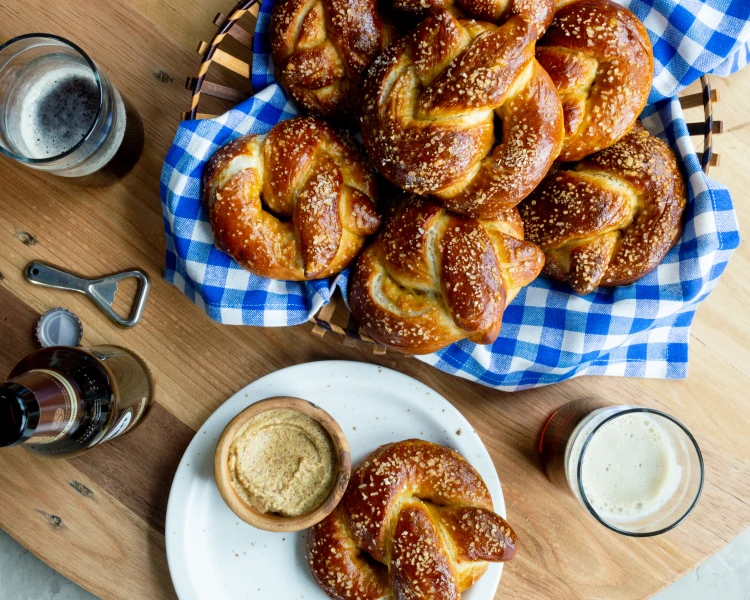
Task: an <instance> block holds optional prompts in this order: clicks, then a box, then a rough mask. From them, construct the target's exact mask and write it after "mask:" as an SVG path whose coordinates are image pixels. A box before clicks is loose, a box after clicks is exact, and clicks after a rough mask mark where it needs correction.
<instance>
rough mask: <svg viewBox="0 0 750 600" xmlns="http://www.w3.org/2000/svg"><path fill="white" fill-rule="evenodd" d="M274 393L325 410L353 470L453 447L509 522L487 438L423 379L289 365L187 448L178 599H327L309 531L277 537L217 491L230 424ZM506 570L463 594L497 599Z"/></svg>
mask: <svg viewBox="0 0 750 600" xmlns="http://www.w3.org/2000/svg"><path fill="white" fill-rule="evenodd" d="M270 396H295V397H298V398H304V399H306V400H310V401H312V402H314V403H315V404H317V405H319V406H321V407H322V408H323V409H324V410H326V411H328V412H329V413H330V414H331V415H332V416H333V418H334V419H336V420H337V421H338V423H339V424H340V425H341V428H342V429H343V430H344V433H345V434H346V436H347V438H348V440H349V445H350V447H351V453H352V464H353V465H357V464H359V463H360V462H361V461H362V459H363V458H364V457H365V456H367V454H369V453H370V452H371V451H372V450H374V449H375V448H377V447H378V446H380V445H381V444H385V443H387V442H393V441H397V440H403V439H407V438H421V439H425V440H429V441H432V442H437V443H439V444H443V445H445V446H449V447H450V448H453V449H454V450H456V451H458V452H459V453H460V454H462V455H463V456H464V457H465V458H466V459H468V460H469V462H471V464H472V465H474V467H475V468H476V469H477V470H478V471H479V473H480V474H481V475H482V477H483V478H484V481H485V482H486V483H487V486H488V487H489V490H490V493H491V494H492V500H493V501H494V504H495V510H496V511H497V513H498V514H500V515H502V516H503V517H504V516H505V503H504V501H503V492H502V489H501V488H500V481H499V479H498V477H497V473H496V471H495V468H494V466H493V464H492V460H491V459H490V456H489V454H488V453H487V450H486V449H485V447H484V444H482V440H480V439H479V436H478V435H477V433H476V432H475V431H474V429H473V428H472V427H471V425H470V424H469V422H468V421H467V420H466V419H465V418H464V417H463V415H461V413H459V412H458V410H456V409H455V408H454V407H453V405H452V404H450V402H448V401H447V400H446V399H445V398H443V397H442V396H440V395H439V394H437V393H436V392H435V391H433V390H431V389H430V388H428V387H427V386H425V385H423V384H421V383H419V382H418V381H416V380H414V379H412V378H411V377H407V376H406V375H402V374H401V373H397V372H396V371H391V370H390V369H384V368H382V367H378V366H376V365H370V364H366V363H357V362H347V361H325V362H314V363H307V364H303V365H297V366H295V367H289V368H288V369H283V370H281V371H277V372H275V373H271V374H270V375H267V376H266V377H263V378H261V379H259V380H257V381H255V382H253V383H251V384H250V385H248V386H247V387H246V388H245V389H243V390H241V391H240V392H238V393H237V394H235V395H234V396H232V397H231V398H230V399H229V400H227V401H226V402H225V403H224V404H223V405H222V406H221V407H219V409H218V410H217V411H216V412H215V413H214V414H213V415H211V416H210V417H209V419H208V420H207V421H206V422H205V423H204V425H203V427H201V429H200V431H198V433H197V434H196V435H195V437H194V438H193V441H192V442H191V443H190V445H189V446H188V448H187V450H186V451H185V455H184V456H183V457H182V461H181V462H180V466H179V467H178V469H177V473H176V474H175V478H174V481H173V482H172V490H171V492H170V494H169V505H168V508H167V523H166V541H167V559H168V560H169V571H170V573H171V575H172V581H173V582H174V586H175V589H176V591H177V595H178V596H179V598H180V600H240V599H244V598H253V599H258V598H262V599H269V600H270V599H273V600H298V599H301V598H304V599H305V600H326V598H327V596H326V595H325V594H324V593H323V592H322V591H321V590H320V589H319V588H318V586H317V585H316V583H315V581H314V580H313V578H312V575H310V571H309V569H308V566H307V560H306V558H305V535H306V534H305V532H304V531H302V532H298V533H270V532H266V531H261V530H259V529H255V528H254V527H251V526H250V525H247V524H246V523H244V522H243V521H241V520H240V519H239V518H238V517H237V516H235V514H234V513H233V512H232V511H231V510H230V509H229V508H228V507H227V506H226V504H224V501H223V500H222V499H221V496H220V495H219V491H218V490H217V489H216V485H215V483H214V475H213V456H214V451H215V449H216V441H217V440H218V438H219V435H220V434H221V432H222V431H223V429H224V427H226V425H227V423H229V421H231V420H232V418H233V417H234V416H235V415H236V414H237V413H239V412H240V411H241V410H242V409H244V408H245V407H246V406H248V405H250V404H252V403H253V402H257V401H258V400H262V399H264V398H268V397H270ZM501 574H502V564H493V565H490V568H489V569H488V570H487V573H486V574H485V575H484V576H483V577H482V578H481V579H480V580H479V581H478V582H477V583H476V584H475V585H474V586H472V587H471V588H469V589H468V590H467V591H466V592H465V593H464V594H463V600H491V599H492V598H493V597H494V595H495V591H496V590H497V586H498V584H499V583H500V575H501Z"/></svg>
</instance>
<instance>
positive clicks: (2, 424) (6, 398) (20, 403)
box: [0, 381, 39, 448]
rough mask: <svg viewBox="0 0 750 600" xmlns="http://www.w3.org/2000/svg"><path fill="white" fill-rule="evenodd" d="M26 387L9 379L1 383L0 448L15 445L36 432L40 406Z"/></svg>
mask: <svg viewBox="0 0 750 600" xmlns="http://www.w3.org/2000/svg"><path fill="white" fill-rule="evenodd" d="M35 404H36V402H35V399H34V397H33V394H31V393H30V392H29V390H27V389H26V388H24V387H22V386H19V385H16V384H14V383H13V382H10V381H7V382H5V383H3V384H2V385H0V448H6V447H8V446H15V445H16V444H19V443H21V442H22V441H23V440H24V439H25V438H28V437H31V435H32V434H33V432H34V428H35V424H34V421H37V422H38V420H39V408H38V405H36V406H34V405H35Z"/></svg>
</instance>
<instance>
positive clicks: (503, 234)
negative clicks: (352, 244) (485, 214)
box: [349, 196, 544, 354]
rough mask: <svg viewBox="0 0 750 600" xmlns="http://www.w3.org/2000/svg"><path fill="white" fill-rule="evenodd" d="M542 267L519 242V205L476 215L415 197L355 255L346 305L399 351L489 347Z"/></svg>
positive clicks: (533, 251)
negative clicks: (463, 344)
mask: <svg viewBox="0 0 750 600" xmlns="http://www.w3.org/2000/svg"><path fill="white" fill-rule="evenodd" d="M543 264H544V256H543V254H542V251H541V250H540V249H539V248H537V247H536V246H535V245H534V244H530V243H528V242H524V241H523V223H522V222H521V218H520V216H519V214H518V210H517V209H515V208H514V209H511V210H509V211H507V212H505V213H503V214H501V215H499V216H498V217H495V218H494V219H487V220H479V219H472V218H470V217H464V216H462V215H458V214H455V213H451V212H449V211H447V210H445V209H444V208H443V207H441V206H440V205H439V204H436V203H435V202H431V201H429V200H427V199H424V198H419V197H416V196H414V197H411V198H407V199H406V201H404V202H402V203H400V204H399V205H398V206H397V207H396V208H395V209H394V210H393V212H392V213H391V215H390V216H389V218H388V219H387V220H386V224H385V227H384V228H383V230H382V231H381V232H380V234H379V235H378V237H377V238H376V240H375V242H374V243H373V244H372V245H371V246H370V247H368V248H367V249H366V250H365V251H364V253H363V254H362V255H361V256H360V258H359V260H358V261H357V263H356V266H355V267H354V270H353V273H352V277H351V283H350V285H349V304H350V307H351V310H352V314H353V315H354V317H355V318H356V319H357V321H358V322H359V323H360V325H362V327H364V329H365V330H366V331H367V333H369V334H370V336H372V338H373V339H375V340H377V341H378V342H380V343H381V344H385V345H387V346H390V347H391V348H395V349H398V350H401V351H404V352H409V353H414V354H425V353H429V352H435V351H436V350H439V349H440V348H442V347H444V346H447V345H448V344H452V343H453V342H456V341H458V340H462V339H464V338H469V339H470V340H472V341H474V342H477V343H479V344H490V343H492V342H494V341H495V338H497V336H498V334H499V333H500V326H501V325H502V318H503V312H504V311H505V307H506V305H507V304H508V303H510V301H511V300H512V299H513V298H515V296H516V294H517V293H518V292H519V290H520V289H521V288H522V287H523V286H525V285H527V284H529V283H530V282H531V281H533V280H534V279H535V278H536V276H537V275H539V273H540V271H541V270H542V266H543Z"/></svg>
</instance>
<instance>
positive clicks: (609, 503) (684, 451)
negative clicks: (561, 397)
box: [539, 399, 703, 537]
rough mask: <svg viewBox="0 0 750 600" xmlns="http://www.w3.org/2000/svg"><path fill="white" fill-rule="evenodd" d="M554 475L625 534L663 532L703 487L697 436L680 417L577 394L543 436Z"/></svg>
mask: <svg viewBox="0 0 750 600" xmlns="http://www.w3.org/2000/svg"><path fill="white" fill-rule="evenodd" d="M539 450H540V452H541V455H542V462H543V464H544V468H545V471H546V473H547V476H548V477H549V479H550V480H551V481H552V482H553V483H556V484H558V485H560V486H562V487H566V488H568V489H570V491H571V492H572V493H573V495H574V496H575V497H576V499H577V500H578V501H579V502H580V503H581V505H583V507H584V508H585V509H586V510H587V511H588V512H589V513H590V514H591V515H592V516H593V517H594V518H595V519H596V520H597V521H599V522H600V523H601V524H602V525H604V526H606V527H608V528H609V529H612V530H613V531H616V532H617V533H621V534H624V535H629V536H635V537H646V536H652V535H658V534H661V533H665V532H667V531H669V530H670V529H673V528H674V527H676V526H677V525H678V524H679V523H681V522H682V521H683V520H684V519H685V518H686V517H687V516H688V515H689V514H690V512H691V511H692V510H693V508H694V507H695V505H696V503H697V502H698V498H699V497H700V495H701V491H702V489H703V457H702V455H701V451H700V448H699V447H698V443H697V442H696V441H695V438H694V437H693V436H692V434H691V433H690V432H689V431H688V430H687V428H686V427H685V426H684V425H682V424H681V423H680V422H679V421H677V420H676V419H675V418H674V417H671V416H670V415H668V414H666V413H663V412H661V411H659V410H655V409H651V408H643V407H640V406H627V405H626V406H612V405H609V404H606V403H604V402H602V401H600V400H597V399H584V400H577V401H574V402H571V403H569V404H566V405H565V406H563V407H561V408H560V409H559V410H558V411H556V412H555V413H554V414H553V415H552V416H551V417H550V419H549V420H548V421H547V423H546V424H545V426H544V428H543V430H542V434H541V438H540V441H539Z"/></svg>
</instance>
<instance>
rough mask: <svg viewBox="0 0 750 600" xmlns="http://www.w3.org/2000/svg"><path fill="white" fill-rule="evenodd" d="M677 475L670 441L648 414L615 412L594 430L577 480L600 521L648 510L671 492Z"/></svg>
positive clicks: (650, 512)
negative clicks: (616, 415)
mask: <svg viewBox="0 0 750 600" xmlns="http://www.w3.org/2000/svg"><path fill="white" fill-rule="evenodd" d="M681 478H682V467H681V466H680V465H679V463H678V460H677V453H676V452H675V447H674V442H673V441H672V438H671V436H670V435H669V433H668V431H667V430H666V429H665V428H664V427H663V426H661V425H660V424H659V423H658V422H657V421H656V420H655V419H654V418H653V417H652V416H650V415H647V414H644V413H632V414H627V415H623V416H620V417H617V418H615V419H613V420H611V421H609V422H607V423H605V424H604V425H602V427H601V428H600V429H599V430H598V431H597V432H596V434H594V436H593V437H592V438H591V441H590V442H589V445H588V448H587V450H586V454H585V455H584V457H583V464H582V473H581V480H582V484H583V490H584V493H585V494H586V498H587V499H588V501H589V503H590V504H591V506H592V507H593V508H594V510H595V511H596V512H597V513H598V514H599V516H600V517H602V518H603V519H604V520H606V521H615V522H617V521H619V522H626V521H637V520H639V519H642V518H644V517H647V516H650V515H653V514H654V513H656V512H657V511H659V510H660V509H661V508H663V507H664V506H665V505H666V504H667V502H669V500H670V499H671V498H672V497H673V496H674V495H675V493H676V492H677V489H678V488H679V485H680V480H681Z"/></svg>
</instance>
